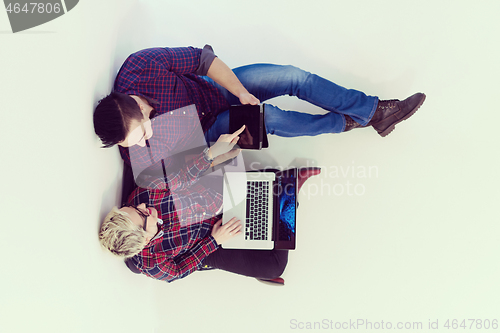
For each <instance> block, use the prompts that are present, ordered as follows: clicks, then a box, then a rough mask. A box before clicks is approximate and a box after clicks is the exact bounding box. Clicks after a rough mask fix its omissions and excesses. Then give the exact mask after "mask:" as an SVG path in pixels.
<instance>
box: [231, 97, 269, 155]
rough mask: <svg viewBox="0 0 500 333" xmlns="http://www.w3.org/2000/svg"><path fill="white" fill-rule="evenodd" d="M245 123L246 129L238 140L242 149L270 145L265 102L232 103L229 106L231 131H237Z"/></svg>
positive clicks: (260, 147)
mask: <svg viewBox="0 0 500 333" xmlns="http://www.w3.org/2000/svg"><path fill="white" fill-rule="evenodd" d="M243 125H245V130H244V131H243V133H242V134H240V139H239V140H238V146H239V147H240V148H241V149H262V148H267V147H269V143H268V141H267V134H266V126H265V124H264V104H260V105H232V106H231V107H230V108H229V133H234V132H236V131H237V130H238V129H240V128H241V126H243Z"/></svg>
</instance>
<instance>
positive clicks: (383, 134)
mask: <svg viewBox="0 0 500 333" xmlns="http://www.w3.org/2000/svg"><path fill="white" fill-rule="evenodd" d="M423 95H424V98H422V100H421V101H420V102H419V103H418V104H417V106H415V107H414V108H413V110H411V111H410V112H409V113H408V114H407V115H406V116H404V117H403V118H401V119H400V120H399V121H397V122H395V123H393V124H392V125H391V126H389V127H387V128H386V129H385V130H383V131H382V132H379V133H378V134H379V135H380V136H381V137H385V136H387V135H388V134H389V133H391V132H392V131H393V130H394V129H395V128H396V125H397V124H399V123H400V122H402V121H403V120H406V119H408V118H410V117H411V116H413V115H414V114H415V112H417V110H418V109H419V108H420V107H421V106H422V104H424V101H425V98H426V96H425V94H423Z"/></svg>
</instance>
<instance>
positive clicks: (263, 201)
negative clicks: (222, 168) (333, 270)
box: [222, 169, 297, 250]
mask: <svg viewBox="0 0 500 333" xmlns="http://www.w3.org/2000/svg"><path fill="white" fill-rule="evenodd" d="M223 202H224V206H223V207H224V213H223V215H222V224H225V223H227V222H228V221H229V220H230V219H231V218H233V217H236V218H237V219H239V220H240V221H241V223H242V229H241V231H242V232H241V234H239V235H237V236H235V237H233V238H231V239H229V240H228V241H226V242H224V243H223V244H222V247H223V248H225V249H255V250H272V249H289V250H293V249H295V240H296V210H297V169H290V170H286V171H277V170H276V171H272V172H262V171H259V172H226V173H225V174H224V189H223Z"/></svg>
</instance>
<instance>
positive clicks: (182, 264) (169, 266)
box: [143, 236, 218, 282]
mask: <svg viewBox="0 0 500 333" xmlns="http://www.w3.org/2000/svg"><path fill="white" fill-rule="evenodd" d="M217 248H218V245H217V242H216V241H215V239H214V238H213V237H212V236H209V237H207V238H204V239H202V240H201V241H199V242H198V243H197V244H196V245H195V246H193V247H192V248H191V249H189V250H188V251H186V252H185V253H183V254H182V255H179V256H177V257H175V258H166V257H165V258H162V259H161V260H158V262H157V263H156V264H155V265H154V267H153V268H151V269H148V270H145V271H144V273H145V274H146V275H148V276H150V277H152V278H155V279H158V280H164V281H167V282H172V281H175V280H177V279H182V278H184V277H186V276H188V275H189V274H191V273H193V272H195V271H196V270H198V267H199V266H200V265H201V262H202V261H203V259H205V258H206V257H207V256H208V255H209V254H211V253H212V252H215V251H216V250H217ZM143 260H146V261H147V257H145V258H143Z"/></svg>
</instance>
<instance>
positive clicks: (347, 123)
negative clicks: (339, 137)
mask: <svg viewBox="0 0 500 333" xmlns="http://www.w3.org/2000/svg"><path fill="white" fill-rule="evenodd" d="M344 118H345V127H344V130H343V132H347V131H350V130H352V129H353V128H359V127H366V126H361V125H360V124H358V123H357V122H355V121H354V119H352V118H351V117H349V116H347V115H344Z"/></svg>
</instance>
